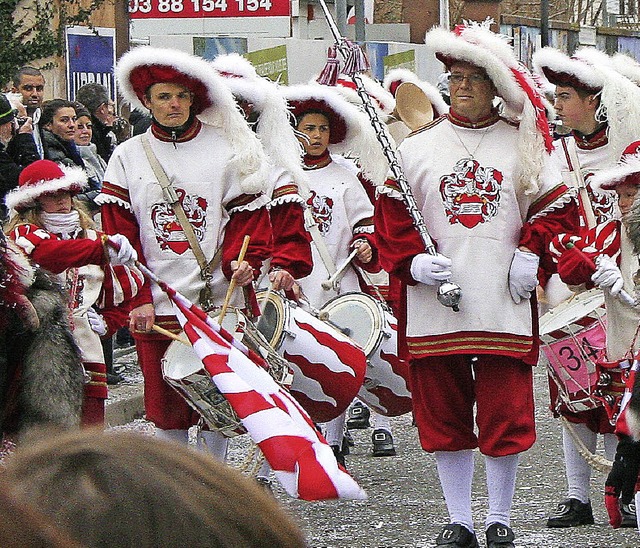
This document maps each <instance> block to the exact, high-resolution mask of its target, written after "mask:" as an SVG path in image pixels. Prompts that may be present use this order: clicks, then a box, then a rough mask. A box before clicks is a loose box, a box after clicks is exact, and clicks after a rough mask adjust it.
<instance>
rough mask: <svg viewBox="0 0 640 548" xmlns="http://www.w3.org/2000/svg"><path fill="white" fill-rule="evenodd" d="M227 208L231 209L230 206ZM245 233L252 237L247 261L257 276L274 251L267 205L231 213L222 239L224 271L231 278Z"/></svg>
mask: <svg viewBox="0 0 640 548" xmlns="http://www.w3.org/2000/svg"><path fill="white" fill-rule="evenodd" d="M227 208H228V209H230V207H229V206H227ZM245 235H249V236H250V237H251V240H250V241H249V247H248V248H247V253H246V255H245V261H247V262H248V263H249V264H250V265H251V267H252V268H253V269H254V271H255V276H256V277H257V276H259V275H260V268H261V267H262V263H263V262H264V261H265V260H266V259H268V258H269V257H271V255H272V252H273V234H272V230H271V220H270V219H269V212H268V210H267V208H266V207H260V208H258V209H240V210H238V209H236V211H235V212H234V213H232V214H231V218H230V219H229V222H228V223H227V226H226V227H225V231H224V239H223V241H222V271H223V272H224V275H225V276H226V278H227V279H229V280H230V279H231V276H232V275H233V272H232V271H231V261H236V260H237V259H238V255H239V254H240V249H241V248H242V241H243V240H244V237H245Z"/></svg>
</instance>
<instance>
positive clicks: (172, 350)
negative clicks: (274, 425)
mask: <svg viewBox="0 0 640 548" xmlns="http://www.w3.org/2000/svg"><path fill="white" fill-rule="evenodd" d="M223 323H224V322H223ZM162 374H163V376H164V379H165V380H166V381H167V382H168V383H169V384H170V385H171V386H172V387H173V388H174V389H175V390H177V391H178V393H180V394H181V395H182V397H183V398H184V399H185V400H186V401H187V403H188V404H189V405H190V406H191V407H192V408H193V409H195V410H196V411H197V412H198V413H200V414H201V415H202V418H203V419H204V420H205V421H206V423H207V424H208V425H209V427H210V428H212V429H214V430H217V431H219V432H220V433H221V434H223V435H224V436H226V437H228V438H233V437H235V436H239V435H241V434H245V433H246V432H247V431H246V430H245V428H244V426H242V422H241V421H240V419H239V418H238V416H237V415H236V413H235V411H234V410H233V409H232V408H231V405H230V404H229V402H228V401H227V399H226V398H225V397H224V396H223V395H222V393H221V392H220V391H219V390H218V388H217V387H216V385H215V383H214V382H213V380H212V379H211V375H210V374H209V373H208V372H207V370H206V369H205V368H204V366H203V365H202V361H200V358H199V357H198V355H197V354H196V353H195V352H194V350H193V348H192V347H191V346H187V345H186V344H183V343H181V342H178V341H173V342H172V343H171V344H170V345H169V348H167V351H166V352H165V354H164V357H163V358H162Z"/></svg>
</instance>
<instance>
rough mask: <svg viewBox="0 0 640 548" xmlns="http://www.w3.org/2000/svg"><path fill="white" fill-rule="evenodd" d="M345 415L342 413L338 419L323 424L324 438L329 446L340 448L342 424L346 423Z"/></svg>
mask: <svg viewBox="0 0 640 548" xmlns="http://www.w3.org/2000/svg"><path fill="white" fill-rule="evenodd" d="M346 417H347V414H346V413H342V414H341V415H339V416H338V417H336V418H335V419H333V420H330V421H329V422H326V423H324V428H323V429H322V430H323V432H324V437H325V438H326V439H327V443H328V444H329V445H337V446H339V447H341V446H342V438H343V437H344V423H345V421H346Z"/></svg>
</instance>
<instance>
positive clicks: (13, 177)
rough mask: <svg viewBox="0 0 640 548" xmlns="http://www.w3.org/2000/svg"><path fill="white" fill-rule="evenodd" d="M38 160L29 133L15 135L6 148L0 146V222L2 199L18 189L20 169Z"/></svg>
mask: <svg viewBox="0 0 640 548" xmlns="http://www.w3.org/2000/svg"><path fill="white" fill-rule="evenodd" d="M39 159H40V156H38V149H37V148H36V144H35V142H34V141H33V137H32V136H31V134H29V133H18V134H16V135H15V136H14V137H13V139H11V141H9V145H8V146H7V148H5V147H4V146H3V145H2V144H0V221H2V220H4V217H5V214H6V210H5V207H4V198H5V196H6V195H7V193H8V192H9V191H11V190H13V189H14V188H17V187H18V177H19V176H20V172H21V171H22V168H24V167H25V166H27V165H29V164H30V163H32V162H35V161H36V160H39Z"/></svg>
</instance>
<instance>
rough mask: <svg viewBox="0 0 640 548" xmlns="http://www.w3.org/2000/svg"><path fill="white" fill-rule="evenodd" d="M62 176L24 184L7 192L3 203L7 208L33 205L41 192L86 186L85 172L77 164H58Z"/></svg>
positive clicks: (53, 191) (46, 192) (51, 192)
mask: <svg viewBox="0 0 640 548" xmlns="http://www.w3.org/2000/svg"><path fill="white" fill-rule="evenodd" d="M60 169H62V172H63V173H64V176H63V177H61V178H60V179H51V180H48V181H39V182H37V183H31V184H28V185H26V186H21V187H18V188H16V189H15V190H12V191H11V192H9V194H7V197H6V199H5V204H6V206H7V208H8V209H16V208H18V207H20V208H25V207H34V206H35V205H36V198H38V197H39V196H42V195H43V194H53V193H55V192H58V191H60V190H70V189H72V188H73V187H76V188H79V189H84V188H86V187H87V174H86V173H85V171H84V169H82V168H81V167H79V166H72V167H68V166H60Z"/></svg>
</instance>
